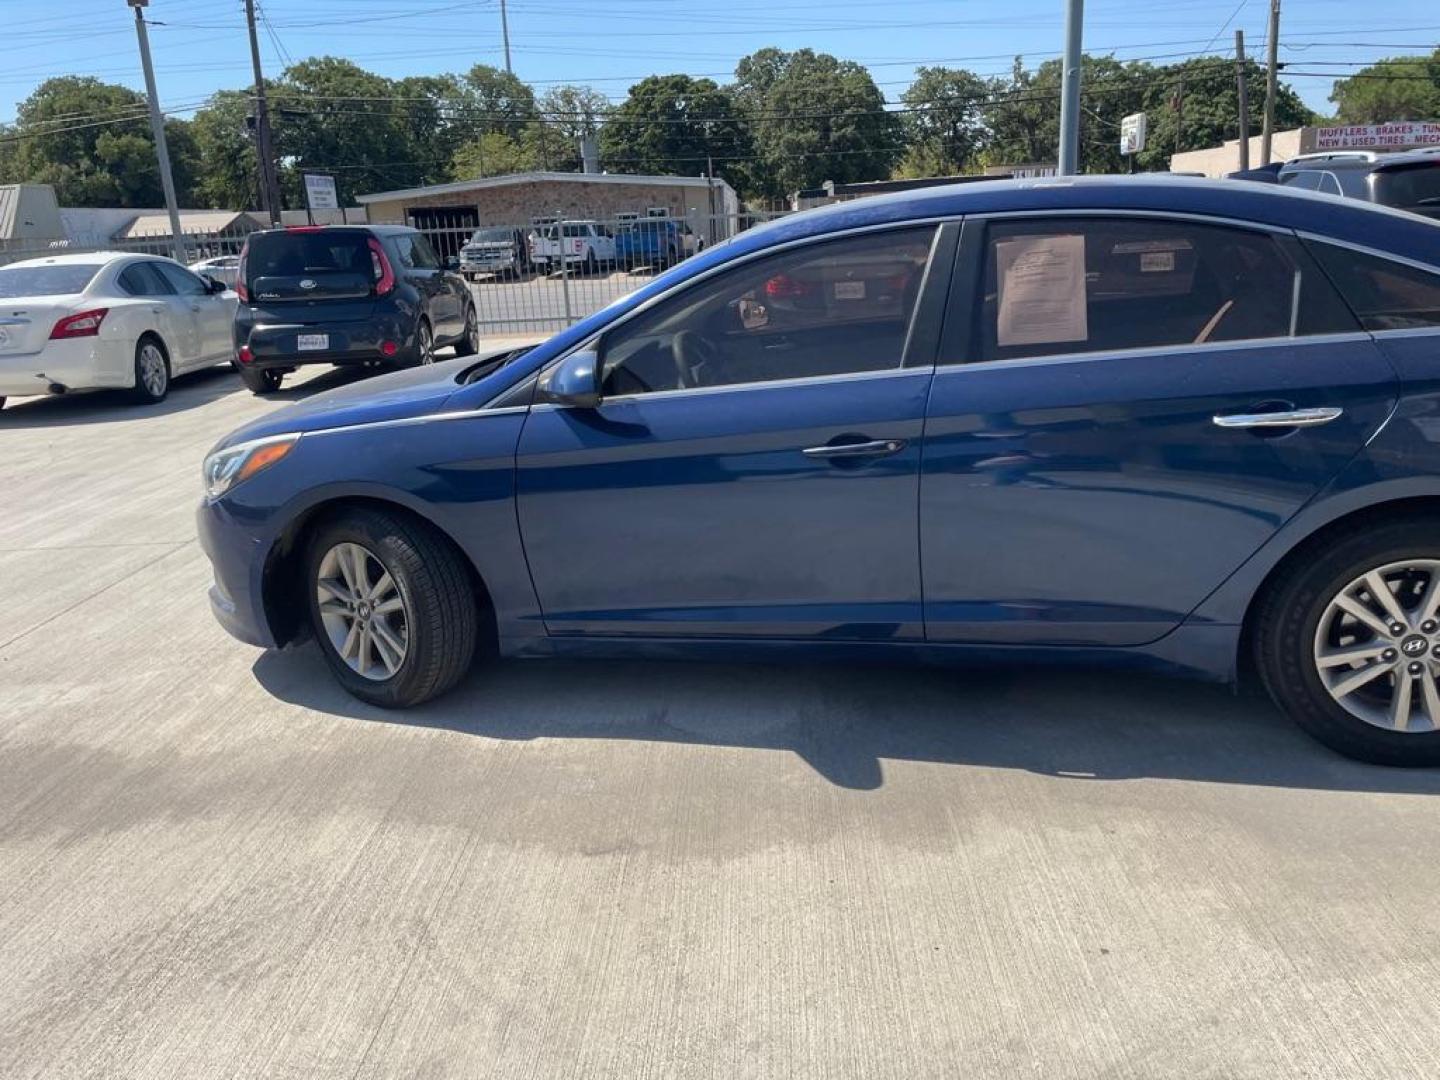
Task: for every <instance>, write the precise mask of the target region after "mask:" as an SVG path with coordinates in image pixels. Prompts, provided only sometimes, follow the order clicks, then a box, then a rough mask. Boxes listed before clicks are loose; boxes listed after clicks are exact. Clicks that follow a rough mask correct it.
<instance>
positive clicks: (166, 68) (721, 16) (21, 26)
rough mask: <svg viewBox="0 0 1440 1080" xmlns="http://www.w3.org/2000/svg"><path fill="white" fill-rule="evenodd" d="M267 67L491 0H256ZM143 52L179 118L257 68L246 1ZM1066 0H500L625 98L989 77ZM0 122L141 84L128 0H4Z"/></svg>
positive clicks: (1299, 39)
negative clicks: (809, 74) (79, 86)
mask: <svg viewBox="0 0 1440 1080" xmlns="http://www.w3.org/2000/svg"><path fill="white" fill-rule="evenodd" d="M261 8H262V10H263V12H264V13H265V15H266V16H267V20H268V23H269V29H268V30H263V31H262V35H261V49H262V58H263V62H264V64H265V66H266V70H267V73H278V72H279V70H280V69H281V68H282V67H283V66H284V64H285V63H286V60H287V58H294V59H300V58H303V57H305V56H310V55H316V54H331V55H339V56H344V57H347V58H349V59H351V60H354V61H355V62H356V63H359V64H361V65H362V66H364V67H367V68H369V69H371V70H373V71H377V72H379V73H381V74H384V75H389V76H400V75H408V74H424V73H438V72H442V71H463V70H465V69H467V68H468V67H469V66H470V65H472V64H474V63H477V62H483V63H491V64H495V65H496V66H500V65H501V64H502V53H501V44H500V15H499V3H498V0H262V3H261ZM1267 10H1268V0H1244V2H1239V0H1168V2H1165V3H1141V2H1139V0H1090V2H1089V4H1088V5H1087V11H1086V19H1085V26H1086V35H1085V36H1086V48H1087V50H1088V51H1091V52H1113V53H1114V54H1115V55H1116V56H1117V57H1119V58H1122V59H1128V58H1151V59H1154V60H1156V61H1157V62H1166V61H1169V60H1172V59H1178V58H1180V57H1183V56H1185V55H1193V54H1196V53H1200V52H1202V51H1204V50H1206V47H1207V44H1208V43H1210V42H1213V43H1214V44H1213V46H1212V48H1211V50H1210V51H1221V50H1230V49H1232V48H1233V36H1234V29H1235V28H1236V27H1240V28H1242V29H1244V31H1245V35H1246V40H1247V44H1248V46H1249V48H1250V50H1251V51H1252V52H1253V55H1255V56H1256V57H1257V58H1258V57H1262V56H1263V51H1262V50H1263V46H1264V37H1265V22H1266V12H1267ZM148 17H149V19H150V21H151V23H152V29H151V48H152V50H153V52H154V55H155V63H156V70H157V79H158V83H159V88H160V98H161V101H162V103H163V105H164V107H165V109H166V111H167V112H173V113H176V114H178V115H189V113H191V112H193V111H194V109H195V108H197V107H199V106H200V105H201V104H203V102H204V99H205V97H206V96H207V95H208V94H210V93H212V92H213V91H215V90H217V89H222V88H226V87H240V86H243V85H245V84H246V83H247V82H248V80H249V55H248V48H247V44H246V39H245V33H244V14H243V4H242V0H151V4H150V7H149V16H148ZM1063 19H1064V11H1063V0H1003V2H1002V0H971V2H965V0H892V2H890V3H877V2H876V0H828V2H821V0H791V2H789V3H781V2H777V0H509V20H510V40H511V47H512V55H513V61H514V68H515V72H516V74H518V75H519V76H520V77H521V78H523V79H525V80H527V81H530V82H533V83H535V84H536V86H537V89H541V90H543V89H544V88H545V87H546V86H548V85H551V84H554V83H560V82H579V83H589V84H591V85H593V86H595V87H596V88H597V89H600V90H602V91H604V92H605V93H606V94H607V95H608V96H610V97H612V98H615V99H617V100H618V99H620V98H623V97H624V94H625V90H626V88H627V87H628V86H629V85H630V83H631V82H633V81H635V80H636V79H637V78H639V77H643V76H645V75H647V74H654V73H663V72H674V71H683V72H686V73H688V74H695V75H700V74H704V75H710V76H712V77H715V78H716V79H717V81H722V82H723V81H725V79H726V78H727V77H728V74H729V73H730V72H731V71H733V69H734V65H735V61H736V60H737V59H739V58H740V57H741V56H744V55H745V54H746V53H749V52H752V51H754V50H755V49H759V48H762V47H764V46H766V45H775V46H779V47H781V48H787V49H794V48H801V47H804V46H809V47H811V48H814V49H817V50H823V51H826V52H831V53H834V54H835V55H837V56H840V57H843V58H848V59H854V60H858V61H860V62H862V63H864V64H866V65H867V66H868V67H869V68H870V69H871V71H872V73H873V74H874V77H875V79H876V81H877V82H878V83H879V84H880V86H881V89H882V90H883V91H884V92H885V94H886V96H887V98H889V99H891V100H893V99H895V98H896V97H898V96H899V94H900V93H901V92H902V91H903V90H904V88H905V85H906V84H907V83H908V82H909V80H910V78H911V76H912V75H913V71H914V68H915V66H916V65H917V64H925V63H928V64H950V65H953V66H963V67H968V68H970V69H971V70H974V71H977V72H980V73H982V74H991V73H998V72H1001V71H1003V70H1006V69H1007V68H1008V67H1009V58H1010V57H1012V56H1014V55H1015V54H1017V53H1019V54H1022V55H1024V57H1025V58H1026V62H1027V64H1029V65H1033V64H1035V63H1038V62H1039V61H1041V60H1043V59H1046V58H1048V57H1050V56H1054V55H1056V54H1057V52H1058V50H1059V48H1060V44H1061V34H1062V26H1063ZM1280 40H1281V45H1282V49H1281V59H1282V60H1283V61H1285V62H1286V63H1288V64H1289V65H1290V67H1291V69H1292V70H1294V71H1295V72H1306V73H1313V74H1305V75H1298V74H1297V75H1296V76H1294V77H1293V78H1290V79H1289V81H1290V82H1291V85H1293V86H1294V87H1295V88H1296V89H1297V90H1299V91H1300V93H1301V95H1302V96H1303V97H1304V98H1305V100H1306V101H1307V102H1308V103H1309V104H1310V105H1311V106H1312V107H1314V108H1316V109H1320V110H1326V109H1328V107H1329V106H1328V104H1327V102H1326V97H1327V95H1328V94H1329V92H1330V84H1331V81H1332V79H1333V77H1334V76H1336V75H1339V74H1344V73H1345V72H1348V71H1351V70H1354V66H1355V65H1356V64H1358V63H1363V62H1365V61H1369V60H1373V59H1376V58H1378V57H1381V56H1386V55H1393V54H1396V53H1406V52H1425V51H1429V50H1430V49H1431V48H1433V47H1434V45H1435V43H1436V42H1437V41H1440V11H1437V10H1436V9H1435V8H1434V6H1433V5H1431V4H1425V3H1421V2H1419V0H1369V2H1368V3H1366V4H1364V5H1363V6H1362V5H1359V4H1356V3H1354V2H1353V0H1287V6H1286V9H1285V11H1284V14H1283V22H1282V31H1281V35H1280ZM0 43H3V45H4V50H5V58H6V63H5V64H4V66H3V67H0V119H4V120H9V119H12V118H13V117H14V115H15V106H16V104H17V102H19V101H20V100H22V99H23V98H24V97H25V96H26V95H27V94H28V93H29V92H30V91H31V90H32V89H33V88H34V87H35V85H36V84H37V83H39V82H40V81H42V80H43V79H45V78H46V77H48V76H50V75H58V74H92V75H96V76H99V77H100V78H102V79H105V80H108V81H113V82H119V83H124V84H126V85H129V86H133V87H136V88H137V89H138V88H140V87H141V85H142V83H141V77H140V71H139V60H138V56H137V52H136V47H135V35H134V28H133V25H132V16H131V13H130V9H129V8H128V7H126V4H125V0H48V2H46V3H35V2H34V0H0Z"/></svg>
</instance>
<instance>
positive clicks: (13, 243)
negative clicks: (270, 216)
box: [0, 229, 254, 266]
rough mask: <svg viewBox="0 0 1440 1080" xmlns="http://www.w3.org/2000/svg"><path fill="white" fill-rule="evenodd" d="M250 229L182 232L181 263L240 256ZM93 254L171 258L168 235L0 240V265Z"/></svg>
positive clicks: (173, 252)
mask: <svg viewBox="0 0 1440 1080" xmlns="http://www.w3.org/2000/svg"><path fill="white" fill-rule="evenodd" d="M253 231H254V230H253V229H244V230H240V229H235V230H227V231H223V232H204V233H198V232H197V233H185V234H183V237H182V239H183V241H184V247H185V255H186V258H185V261H186V262H187V263H196V262H201V261H203V260H207V259H216V258H223V257H225V256H235V255H239V254H240V249H241V248H242V247H244V246H245V238H246V237H247V236H249V235H250V233H251V232H253ZM96 251H131V252H138V253H143V254H146V255H163V256H165V257H166V258H173V257H174V254H175V249H174V245H172V244H171V242H170V235H169V234H168V233H166V234H163V235H158V236H156V235H149V236H124V237H105V236H84V237H76V238H71V239H68V240H5V241H0V266H5V265H8V264H9V263H15V262H21V261H23V260H25V259H40V258H45V257H47V256H52V255H66V254H84V253H87V252H96Z"/></svg>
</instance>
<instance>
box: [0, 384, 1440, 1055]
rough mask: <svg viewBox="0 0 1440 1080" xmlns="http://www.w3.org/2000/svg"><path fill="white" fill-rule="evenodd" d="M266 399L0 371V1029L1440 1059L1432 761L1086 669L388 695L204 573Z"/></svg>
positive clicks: (298, 1045)
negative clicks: (220, 603)
mask: <svg viewBox="0 0 1440 1080" xmlns="http://www.w3.org/2000/svg"><path fill="white" fill-rule="evenodd" d="M346 378H348V377H346V376H340V375H336V374H333V373H325V374H321V375H318V376H313V377H311V378H309V379H308V380H297V385H296V386H295V387H294V388H293V389H289V388H287V390H286V392H285V394H283V395H281V397H282V398H284V397H292V398H293V397H298V396H301V395H304V394H306V393H309V392H311V391H312V390H313V389H314V388H315V387H316V386H324V385H334V384H336V383H338V382H340V381H344V380H345V379H346ZM279 404H280V403H279V402H277V401H262V400H260V399H257V398H254V397H251V396H250V395H249V394H247V393H244V392H242V391H241V390H240V389H239V388H238V385H237V383H236V381H235V377H234V376H233V374H231V373H229V372H228V371H216V372H214V373H213V374H205V375H200V376H195V377H191V378H188V379H182V380H180V381H179V382H178V383H177V385H176V387H175V388H174V390H173V392H172V395H171V397H170V399H169V400H168V401H167V402H166V403H164V404H163V405H161V406H159V407H157V408H152V409H149V410H145V409H138V408H134V407H131V406H129V405H127V404H124V403H123V402H121V401H119V400H117V399H115V398H110V397H94V398H78V397H77V398H68V399H46V400H34V401H29V402H21V403H18V404H13V405H12V406H10V407H8V408H6V409H5V411H4V412H3V413H0V1076H3V1077H6V1078H10V1077H17V1078H18V1077H37V1078H39V1077H44V1078H47V1080H48V1078H56V1077H71V1076H74V1077H79V1076H94V1077H120V1076H125V1077H146V1078H149V1077H175V1078H182V1077H183V1078H187V1080H188V1078H198V1077H212V1076H214V1077H254V1076H286V1077H306V1078H310V1077H390V1076H405V1077H422V1076H423V1077H440V1076H465V1077H476V1076H492V1077H505V1078H522V1077H566V1078H571V1077H623V1078H625V1080H643V1078H656V1080H659V1078H676V1077H716V1078H725V1080H735V1078H741V1077H754V1078H771V1077H843V1078H854V1077H896V1078H907V1080H912V1078H917V1077H932V1076H933V1077H942V1076H943V1077H965V1078H967V1080H969V1078H976V1077H1007V1078H1008V1077H1044V1078H1046V1080H1053V1078H1063V1077H1075V1078H1081V1077H1084V1078H1090V1077H1136V1078H1161V1077H1163V1078H1171V1077H1185V1078H1187V1080H1195V1078H1201V1077H1216V1078H1220V1077H1225V1078H1233V1077H1257V1078H1261V1077H1263V1078H1266V1080H1273V1078H1277V1077H1299V1076H1304V1077H1309V1078H1318V1077H1382V1076H1383V1077H1392V1076H1393V1077H1405V1078H1418V1077H1427V1076H1436V1075H1440V992H1437V989H1436V988H1437V986H1440V855H1437V853H1440V799H1437V797H1436V796H1437V795H1440V774H1437V773H1433V772H1397V771H1387V770H1383V769H1378V768H1374V767H1369V766H1363V765H1358V764H1354V763H1351V762H1348V761H1344V760H1342V759H1340V758H1337V757H1335V756H1334V755H1332V754H1330V753H1329V752H1328V751H1326V750H1324V749H1322V748H1321V747H1319V746H1317V745H1315V744H1313V743H1311V742H1310V741H1308V740H1307V739H1306V738H1304V737H1303V736H1301V735H1300V734H1299V733H1298V732H1296V731H1294V730H1292V729H1291V727H1290V726H1289V724H1288V723H1286V722H1285V721H1284V720H1283V719H1281V718H1280V717H1279V716H1278V714H1277V713H1275V711H1274V710H1273V709H1271V708H1270V707H1269V706H1268V705H1267V704H1265V703H1264V702H1262V701H1260V700H1258V699H1256V698H1254V697H1240V698H1237V697H1234V696H1232V695H1231V694H1230V693H1229V692H1227V691H1225V690H1223V689H1219V688H1214V687H1205V686H1192V685H1187V684H1182V683H1170V682H1165V681H1160V680H1154V679H1139V678H1132V677H1120V676H1114V675H1108V674H1100V673H1070V674H1048V673H1043V672H1038V671H1018V672H996V671H986V672H957V671H936V670H910V669H894V668H875V669H864V668H856V667H832V668H822V667H800V668H785V667H723V666H701V665H672V666H656V665H651V664H641V663H622V664H602V663H593V664H575V663H530V664H521V663H504V664H499V665H496V666H492V667H489V668H486V669H482V670H479V671H477V672H476V673H475V675H474V676H473V677H472V678H471V679H470V680H469V681H468V682H467V683H466V684H465V685H464V686H463V687H462V688H461V690H460V691H459V692H457V693H455V694H452V695H450V696H448V697H446V698H444V699H442V700H440V701H437V702H434V703H432V704H430V705H428V706H426V707H423V708H420V709H416V710H414V711H412V712H409V713H403V714H393V713H390V714H387V713H382V712H379V711H377V710H372V709H370V708H368V707H365V706H361V705H359V704H358V703H356V702H354V701H353V700H351V699H349V698H347V697H345V696H344V695H342V694H341V693H340V692H339V691H337V690H336V689H335V688H334V687H333V686H332V684H331V683H330V681H329V679H328V677H327V675H326V673H325V671H324V669H323V665H322V663H321V660H320V658H319V656H318V654H317V653H316V652H315V651H314V648H313V647H306V648H302V649H299V650H295V651H291V652H286V653H279V654H263V653H260V652H258V651H257V650H254V649H250V648H248V647H245V646H242V645H239V644H237V643H235V642H233V641H231V640H230V639H229V638H227V637H226V636H225V635H224V634H223V633H222V632H221V631H220V630H219V628H218V627H217V626H215V625H214V623H213V622H212V620H211V618H210V615H209V611H208V609H207V606H206V602H205V588H206V586H207V584H208V577H209V573H208V566H207V564H206V561H205V559H204V556H203V555H202V554H201V552H200V550H199V548H198V547H197V545H196V542H195V539H194V529H193V523H192V515H193V509H194V505H195V501H196V499H197V498H198V496H199V490H200V476H199V466H200V459H201V457H202V456H203V454H204V452H205V450H206V449H207V448H208V447H209V446H210V444H211V443H212V442H213V441H214V440H215V439H216V438H217V437H218V436H219V435H221V434H222V433H223V432H224V431H226V430H227V429H229V428H230V427H232V426H234V425H236V424H238V423H240V422H242V421H243V420H245V419H246V418H249V417H252V416H255V415H258V414H260V413H262V412H264V411H266V410H269V409H273V408H277V407H279Z"/></svg>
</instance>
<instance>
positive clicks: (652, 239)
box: [615, 218, 696, 269]
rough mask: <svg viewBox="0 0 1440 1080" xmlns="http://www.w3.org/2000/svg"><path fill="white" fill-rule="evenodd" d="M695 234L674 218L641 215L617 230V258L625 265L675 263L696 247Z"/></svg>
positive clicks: (672, 264) (618, 261) (661, 266)
mask: <svg viewBox="0 0 1440 1080" xmlns="http://www.w3.org/2000/svg"><path fill="white" fill-rule="evenodd" d="M695 247H696V245H695V233H694V231H693V230H692V229H691V228H690V226H689V224H688V223H686V222H684V221H676V220H675V219H674V218H639V219H638V220H636V221H627V222H625V223H624V224H623V225H620V226H619V227H618V228H617V229H616V230H615V261H616V262H617V263H619V265H621V266H653V267H657V268H662V269H663V268H665V267H670V266H674V265H675V264H676V263H677V262H679V261H680V260H681V259H683V258H685V257H686V256H687V255H690V254H691V253H692V252H693V251H694V250H695Z"/></svg>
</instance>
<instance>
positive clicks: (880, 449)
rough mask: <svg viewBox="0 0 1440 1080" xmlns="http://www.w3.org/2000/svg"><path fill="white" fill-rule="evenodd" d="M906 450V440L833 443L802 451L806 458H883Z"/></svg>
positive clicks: (810, 447)
mask: <svg viewBox="0 0 1440 1080" xmlns="http://www.w3.org/2000/svg"><path fill="white" fill-rule="evenodd" d="M904 449H905V440H904V439H874V440H872V441H871V442H856V443H833V444H827V445H825V446H807V447H806V448H805V449H804V450H802V451H800V452H801V453H802V454H804V455H805V456H806V457H814V458H838V457H882V456H884V455H886V454H898V453H899V452H900V451H901V450H904Z"/></svg>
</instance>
